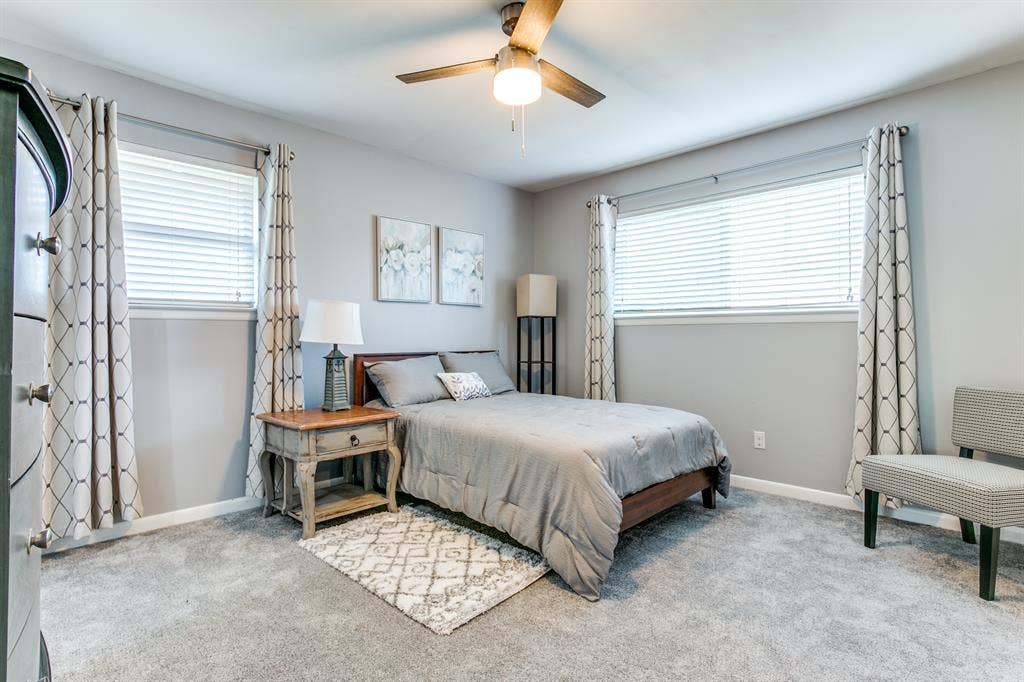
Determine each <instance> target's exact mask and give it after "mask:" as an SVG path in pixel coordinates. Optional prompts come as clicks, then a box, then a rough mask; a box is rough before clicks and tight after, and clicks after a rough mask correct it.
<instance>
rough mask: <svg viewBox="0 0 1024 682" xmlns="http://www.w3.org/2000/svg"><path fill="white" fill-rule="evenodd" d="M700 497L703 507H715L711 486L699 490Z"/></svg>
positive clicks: (713, 490) (713, 492)
mask: <svg viewBox="0 0 1024 682" xmlns="http://www.w3.org/2000/svg"><path fill="white" fill-rule="evenodd" d="M700 497H701V502H702V503H703V504H704V508H705V509H714V508H715V489H714V487H713V486H708V487H707V488H704V490H701V491H700Z"/></svg>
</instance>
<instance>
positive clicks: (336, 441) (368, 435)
mask: <svg viewBox="0 0 1024 682" xmlns="http://www.w3.org/2000/svg"><path fill="white" fill-rule="evenodd" d="M387 440H388V427H387V424H386V423H385V422H374V423H372V424H363V425H362V426H350V427H348V428H341V429H329V430H322V431H317V432H316V443H315V445H314V447H315V448H316V452H317V454H321V453H324V452H335V451H337V450H348V449H351V448H357V447H364V446H366V445H375V444H379V445H383V444H385V443H387Z"/></svg>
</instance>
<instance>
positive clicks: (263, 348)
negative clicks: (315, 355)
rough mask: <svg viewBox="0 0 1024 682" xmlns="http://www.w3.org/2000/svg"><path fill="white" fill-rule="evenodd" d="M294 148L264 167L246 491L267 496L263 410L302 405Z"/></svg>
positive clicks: (275, 154) (275, 153)
mask: <svg viewBox="0 0 1024 682" xmlns="http://www.w3.org/2000/svg"><path fill="white" fill-rule="evenodd" d="M291 162H292V152H291V149H290V148H289V147H288V145H286V144H279V145H277V146H276V147H275V148H274V149H273V150H272V152H271V154H270V155H269V156H268V157H267V158H266V159H264V162H263V167H262V168H261V169H260V183H261V188H262V191H261V192H260V258H261V262H262V267H261V272H260V301H259V305H258V313H257V321H256V370H255V372H254V374H253V382H252V414H251V415H250V417H249V465H248V467H247V468H246V474H245V493H246V495H252V496H256V497H262V496H263V477H262V476H261V475H260V467H259V461H260V453H261V452H263V442H264V438H263V422H261V421H259V420H258V419H256V415H257V414H260V413H261V412H278V411H282V410H301V409H303V393H302V390H303V389H302V349H301V347H300V345H299V284H298V281H297V279H296V276H295V229H294V223H293V219H292V180H291Z"/></svg>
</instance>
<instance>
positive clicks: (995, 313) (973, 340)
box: [534, 63, 1024, 492]
mask: <svg viewBox="0 0 1024 682" xmlns="http://www.w3.org/2000/svg"><path fill="white" fill-rule="evenodd" d="M893 120H898V121H900V122H901V123H906V124H909V125H910V127H911V134H910V135H909V136H908V137H906V138H904V156H905V177H906V186H907V201H908V206H909V219H910V228H911V253H912V259H913V266H914V294H915V297H916V312H917V324H918V326H917V332H918V342H919V354H918V369H919V402H920V410H921V425H922V430H923V438H924V445H925V447H926V448H928V449H929V450H933V451H936V450H937V451H940V452H943V453H949V452H952V446H951V445H950V443H949V437H950V419H951V411H952V409H951V401H952V393H953V389H954V387H955V386H956V385H957V384H960V383H968V384H982V385H994V386H1018V387H1019V386H1024V192H1022V188H1024V63H1017V64H1013V65H1010V66H1006V67H1002V68H999V69H995V70H992V71H989V72H986V73H983V74H980V75H977V76H972V77H969V78H964V79H961V80H957V81H953V82H950V83H945V84H942V85H938V86H934V87H930V88H927V89H924V90H919V91H916V92H913V93H909V94H906V95H901V96H898V97H893V98H891V99H886V100H881V101H878V102H875V103H872V104H869V105H865V106H861V107H857V108H855V109H851V110H847V111H843V112H840V113H836V114H831V115H828V116H823V117H820V118H816V119H813V120H810V121H807V122H804V123H800V124H796V125H792V126H788V127H785V128H782V129H779V130H775V131H771V132H767V133H763V134H760V135H756V136H752V137H748V138H745V139H741V140H737V141H734V142H731V143H727V144H722V145H718V146H715V147H711V148H707V149H704V150H700V151H696V152H693V153H689V154H683V155H680V156H676V157H673V158H670V159H667V160H664V161H660V162H656V163H650V164H645V165H642V166H637V167H634V168H631V169H627V170H624V171H621V172H616V173H612V174H608V175H604V176H601V177H597V178H592V179H589V180H586V181H582V182H579V183H575V184H572V185H568V186H564V187H560V188H557V189H554V190H549V191H546V192H543V193H540V194H538V195H537V197H536V202H535V205H534V249H535V254H536V256H535V262H534V266H535V271H536V272H542V273H548V274H554V275H557V276H558V278H559V318H558V323H559V336H560V339H562V340H563V342H562V343H560V344H559V358H558V360H559V363H560V368H559V385H560V386H563V387H565V389H566V390H567V391H568V392H569V393H571V394H572V395H581V394H582V378H583V354H582V351H581V349H582V346H583V335H584V319H583V315H584V305H585V301H584V296H583V292H584V290H585V265H586V256H585V254H586V247H587V242H586V239H587V234H586V209H585V203H586V201H587V199H588V198H589V197H590V195H592V194H595V193H606V194H613V195H617V194H622V193H627V192H632V191H636V190H640V189H646V188H650V187H656V186H660V185H665V184H667V183H672V182H676V181H679V180H683V179H687V178H693V177H698V176H702V175H705V174H707V173H711V172H715V171H721V170H724V169H729V168H736V167H742V166H746V165H748V164H753V163H757V162H760V161H767V160H771V159H777V158H781V157H784V156H787V155H790V154H794V153H796V152H799V151H805V150H811V149H817V148H821V147H826V146H829V145H833V144H837V143H840V142H844V141H847V140H853V139H857V138H858V137H860V136H862V135H863V134H864V133H865V132H866V131H867V130H868V128H870V127H871V126H872V125H876V124H880V123H885V122H888V121H893ZM855 336H856V323H855V322H821V323H780V324H707V325H677V326H628V327H624V326H620V327H618V328H617V336H616V341H617V344H618V347H617V352H616V359H617V363H618V365H617V368H618V382H619V397H620V400H627V401H633V402H641V403H655V404H661V405H668V406H671V407H677V408H681V409H685V410H690V411H693V412H698V413H701V414H704V415H706V416H707V417H708V418H709V419H710V420H711V421H712V422H713V423H714V424H715V425H716V426H717V427H718V428H719V429H720V430H721V432H722V434H723V436H724V438H725V441H726V444H727V445H728V447H729V450H730V452H731V454H732V455H733V459H734V462H735V470H736V473H739V474H743V475H747V476H754V477H758V478H764V479H768V480H772V481H779V482H784V483H791V484H795V485H801V486H807V487H811V488H817V489H821V490H828V491H835V492H840V491H841V490H842V487H843V483H844V478H845V474H846V467H847V459H848V457H849V450H850V442H851V433H852V415H853V406H854V405H853V403H854V400H853V395H854V389H855V366H856V339H855ZM754 429H759V430H764V431H766V432H767V441H768V449H767V450H766V451H760V450H754V449H753V448H752V431H753V430H754Z"/></svg>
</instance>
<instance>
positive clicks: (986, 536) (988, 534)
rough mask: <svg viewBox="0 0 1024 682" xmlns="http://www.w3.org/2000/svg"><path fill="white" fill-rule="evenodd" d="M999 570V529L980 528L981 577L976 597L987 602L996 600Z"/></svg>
mask: <svg viewBox="0 0 1024 682" xmlns="http://www.w3.org/2000/svg"><path fill="white" fill-rule="evenodd" d="M998 568H999V529H998V528H990V527H988V526H982V527H981V576H980V578H981V579H980V581H979V584H978V595H979V596H980V597H981V598H982V599H985V600H987V601H992V600H993V599H995V598H996V575H997V573H998Z"/></svg>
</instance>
